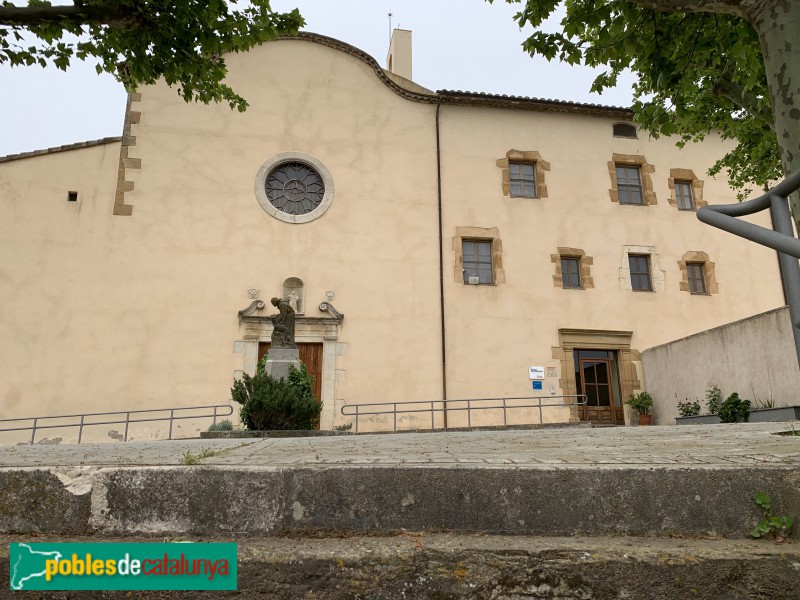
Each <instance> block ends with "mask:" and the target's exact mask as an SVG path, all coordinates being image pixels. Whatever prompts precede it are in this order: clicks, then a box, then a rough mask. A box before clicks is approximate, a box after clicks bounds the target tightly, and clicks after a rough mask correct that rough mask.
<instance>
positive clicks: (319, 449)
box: [0, 423, 800, 468]
mask: <svg viewBox="0 0 800 600" xmlns="http://www.w3.org/2000/svg"><path fill="white" fill-rule="evenodd" d="M787 430H789V424H787V423H757V424H756V423H752V424H750V423H748V424H736V425H730V424H728V425H699V426H686V427H666V426H661V427H615V428H611V427H608V428H605V427H604V428H592V429H587V428H572V429H543V430H529V431H473V432H443V433H416V434H415V433H407V434H402V435H358V436H342V437H324V438H287V439H262V440H255V441H253V440H245V441H242V440H232V439H215V440H173V441H152V442H126V443H105V444H82V445H57V446H53V445H34V446H27V445H26V446H0V468H2V467H37V466H48V467H56V466H87V465H91V466H134V465H135V466H156V465H179V464H182V463H183V462H184V456H185V454H186V453H187V452H190V453H193V454H194V455H197V454H199V453H200V452H201V451H202V450H204V449H205V450H210V451H212V452H214V453H216V454H215V455H213V456H209V457H208V458H205V459H203V460H202V461H201V463H202V464H206V465H231V466H233V465H241V466H287V467H289V466H291V467H299V466H306V467H310V466H337V465H351V466H375V465H387V466H388V465H428V466H442V465H453V466H459V465H486V466H492V465H496V466H500V467H506V468H507V467H509V466H515V467H527V468H553V467H561V468H569V467H571V466H580V467H586V466H595V467H598V468H603V467H606V468H613V467H620V466H624V467H630V468H636V467H639V468H648V467H657V466H693V467H730V466H735V467H747V466H758V465H762V466H763V465H773V466H787V467H796V466H800V436H778V435H773V434H774V433H775V432H779V431H787Z"/></svg>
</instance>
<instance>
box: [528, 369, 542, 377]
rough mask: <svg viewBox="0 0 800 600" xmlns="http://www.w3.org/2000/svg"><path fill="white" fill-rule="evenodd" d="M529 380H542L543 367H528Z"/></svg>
mask: <svg viewBox="0 0 800 600" xmlns="http://www.w3.org/2000/svg"><path fill="white" fill-rule="evenodd" d="M528 374H529V375H530V378H531V379H544V367H528Z"/></svg>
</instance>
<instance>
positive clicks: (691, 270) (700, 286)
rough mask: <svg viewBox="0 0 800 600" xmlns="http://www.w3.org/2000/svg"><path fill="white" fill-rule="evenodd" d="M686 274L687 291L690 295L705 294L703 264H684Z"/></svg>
mask: <svg viewBox="0 0 800 600" xmlns="http://www.w3.org/2000/svg"><path fill="white" fill-rule="evenodd" d="M686 273H687V275H688V276H689V291H690V292H691V293H692V294H707V293H708V292H707V291H706V277H705V273H704V272H703V263H686Z"/></svg>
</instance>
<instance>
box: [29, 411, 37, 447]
mask: <svg viewBox="0 0 800 600" xmlns="http://www.w3.org/2000/svg"><path fill="white" fill-rule="evenodd" d="M38 420H39V419H37V418H36V417H34V419H33V430H32V431H31V446H33V440H35V439H36V422H37V421H38Z"/></svg>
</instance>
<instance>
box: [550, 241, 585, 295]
mask: <svg viewBox="0 0 800 600" xmlns="http://www.w3.org/2000/svg"><path fill="white" fill-rule="evenodd" d="M550 262H552V263H553V265H554V266H555V272H554V273H553V285H554V286H555V287H558V288H563V289H568V290H586V289H591V288H593V287H594V278H593V277H592V265H593V264H594V258H592V257H591V256H586V252H584V251H583V250H582V249H581V248H568V247H559V248H558V253H557V254H551V255H550Z"/></svg>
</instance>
